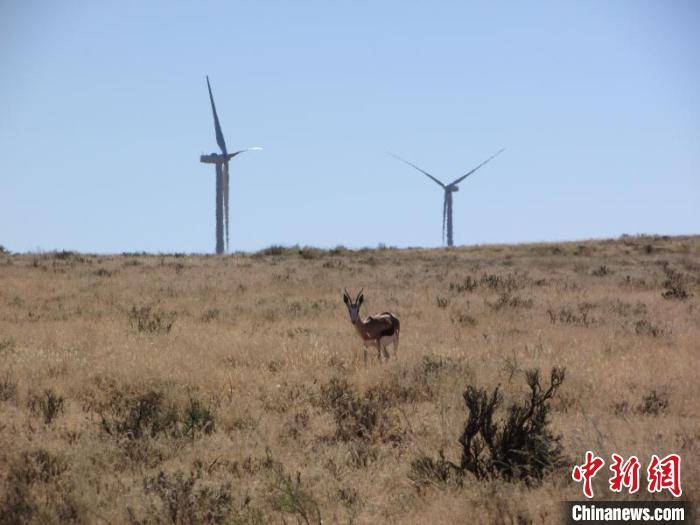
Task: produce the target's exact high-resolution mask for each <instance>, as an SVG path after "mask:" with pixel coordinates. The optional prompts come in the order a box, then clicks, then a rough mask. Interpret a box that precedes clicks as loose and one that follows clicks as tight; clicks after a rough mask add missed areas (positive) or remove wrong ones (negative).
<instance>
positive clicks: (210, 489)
mask: <svg viewBox="0 0 700 525" xmlns="http://www.w3.org/2000/svg"><path fill="white" fill-rule="evenodd" d="M200 480H201V471H195V472H190V473H189V474H184V473H183V472H182V471H177V472H175V473H174V474H165V473H164V472H162V471H161V472H160V473H159V474H158V475H157V476H154V477H147V478H145V479H144V484H143V487H144V491H145V492H146V493H147V494H154V495H155V496H156V497H157V498H158V499H159V500H160V502H161V505H162V513H163V514H165V515H166V516H167V517H168V519H169V521H170V523H173V524H177V525H180V524H182V525H189V524H191V523H229V522H230V520H229V518H230V517H231V514H232V508H233V498H232V497H231V485H230V484H229V483H223V484H219V485H206V484H204V483H202V482H201V481H200Z"/></svg>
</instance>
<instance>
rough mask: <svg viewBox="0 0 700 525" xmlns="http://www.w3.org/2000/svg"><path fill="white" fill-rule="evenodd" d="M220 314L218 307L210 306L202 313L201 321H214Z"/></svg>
mask: <svg viewBox="0 0 700 525" xmlns="http://www.w3.org/2000/svg"><path fill="white" fill-rule="evenodd" d="M220 315H221V310H219V309H218V308H210V309H209V310H207V311H205V312H204V313H203V314H202V322H203V323H210V322H212V321H216V320H217V319H219V317H220Z"/></svg>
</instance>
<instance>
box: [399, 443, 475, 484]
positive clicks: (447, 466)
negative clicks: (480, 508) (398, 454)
mask: <svg viewBox="0 0 700 525" xmlns="http://www.w3.org/2000/svg"><path fill="white" fill-rule="evenodd" d="M463 477H464V476H463V472H462V471H461V469H460V468H459V467H457V466H456V465H455V464H454V463H452V462H451V461H447V460H446V459H445V454H444V452H443V451H442V450H440V451H439V452H438V457H437V459H433V458H432V457H430V456H420V457H418V458H416V459H414V460H413V461H412V462H411V467H410V470H409V474H408V478H409V479H410V480H411V481H412V482H413V484H414V485H415V487H416V488H417V489H418V491H419V492H420V491H422V490H423V489H425V488H426V487H428V486H430V485H443V486H444V485H448V484H450V483H455V484H457V485H461V484H462V480H463Z"/></svg>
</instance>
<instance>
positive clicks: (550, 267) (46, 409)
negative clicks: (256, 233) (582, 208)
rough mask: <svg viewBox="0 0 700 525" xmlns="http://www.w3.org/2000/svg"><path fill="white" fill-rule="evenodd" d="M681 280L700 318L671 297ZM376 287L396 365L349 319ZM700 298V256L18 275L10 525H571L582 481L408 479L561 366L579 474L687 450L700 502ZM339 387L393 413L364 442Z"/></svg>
mask: <svg viewBox="0 0 700 525" xmlns="http://www.w3.org/2000/svg"><path fill="white" fill-rule="evenodd" d="M668 269H671V270H673V271H675V272H678V273H679V274H681V276H680V277H679V281H678V283H679V286H680V290H679V289H676V290H675V292H674V293H675V294H676V295H679V294H681V295H682V291H683V290H685V291H687V292H689V293H690V294H691V295H690V297H687V298H685V299H683V298H677V297H664V295H663V294H664V293H666V292H668V290H669V287H668V286H666V285H667V284H668V283H666V282H665V281H667V279H668V275H667V273H666V272H667V270H668ZM361 286H362V287H364V290H365V296H366V300H367V301H366V306H365V308H364V314H365V315H367V314H370V313H374V312H378V311H383V310H391V311H393V312H395V313H396V314H397V315H398V316H399V318H400V319H401V327H402V332H401V346H400V349H399V354H398V358H397V359H394V358H393V357H394V356H392V359H391V360H390V361H389V362H388V363H387V364H383V365H379V364H378V363H377V360H376V355H375V354H374V353H370V356H371V357H372V359H371V360H370V364H369V366H367V367H365V366H364V364H363V363H362V359H361V354H362V351H361V345H360V344H359V341H358V340H357V339H356V334H355V333H354V331H353V330H352V328H351V326H350V324H349V321H348V317H347V313H346V310H345V307H344V305H343V303H342V300H341V289H342V288H343V287H347V288H348V289H349V290H350V291H351V292H352V291H356V290H357V289H358V288H359V287H361ZM671 295H673V294H671ZM699 296H700V238H699V237H673V238H667V237H664V238H660V237H626V238H622V239H620V240H612V241H591V242H582V243H563V244H556V245H555V244H532V245H520V246H487V247H475V248H468V249H453V250H419V249H408V250H393V249H380V250H359V251H348V250H343V249H337V250H332V251H319V250H313V249H303V250H296V249H286V250H284V249H281V250H280V249H270V250H267V251H264V252H261V253H259V254H252V255H232V256H226V257H214V256H211V257H207V256H173V255H163V256H160V255H159V256H155V255H154V256H147V255H123V256H110V257H104V256H91V255H82V254H73V253H55V254H53V253H49V254H41V255H31V254H29V255H9V254H4V255H1V254H0V411H1V413H2V417H1V418H0V473H2V479H1V480H0V515H1V516H2V517H1V518H0V522H1V521H3V520H4V521H6V522H13V520H20V521H27V522H36V523H44V522H65V521H77V522H91V523H92V522H94V523H100V522H109V523H126V522H139V523H153V522H163V523H168V522H172V521H176V522H180V523H188V522H196V521H207V520H208V521H211V522H224V523H256V522H273V523H274V522H283V520H286V522H291V523H295V522H297V521H299V522H301V523H304V522H305V520H308V522H310V523H314V522H315V521H316V520H317V518H318V517H319V516H320V518H321V519H322V520H323V522H324V523H350V522H354V523H381V522H401V523H425V522H433V523H449V522H476V523H478V522H497V523H528V522H533V523H540V522H548V523H549V522H558V521H559V520H560V519H561V508H560V506H559V505H560V502H561V501H563V500H567V499H580V498H581V489H580V487H579V486H576V485H574V484H573V482H571V481H570V468H569V467H566V468H562V469H561V470H559V471H555V472H553V473H552V474H551V475H549V476H548V477H547V478H546V479H545V480H544V482H543V483H541V484H539V485H536V486H531V487H528V486H525V485H524V484H522V483H506V482H504V481H498V480H492V481H480V480H476V479H473V478H471V477H469V476H467V478H465V481H464V483H463V484H462V486H457V485H451V484H447V485H441V484H440V483H434V484H429V485H428V486H423V487H421V488H420V490H419V489H418V487H417V486H416V484H415V483H414V482H413V481H412V479H411V477H410V474H411V471H410V466H411V462H412V461H413V460H414V459H416V458H417V457H419V456H421V455H427V456H431V457H437V453H438V451H439V450H441V449H443V450H444V451H445V455H446V456H447V458H448V459H450V460H452V461H454V462H457V463H458V462H459V456H460V452H461V449H460V446H459V444H458V442H457V439H458V437H459V435H460V433H461V431H462V429H463V425H464V422H465V421H466V417H467V411H466V408H465V406H464V401H463V399H462V393H463V392H464V390H465V388H466V387H467V385H470V384H473V385H478V386H485V387H488V388H493V387H494V386H495V385H497V384H499V383H500V384H501V385H502V388H503V389H504V392H505V394H506V397H507V399H511V400H513V399H518V398H519V397H520V396H522V395H523V393H524V392H525V383H524V379H523V371H524V370H526V369H529V368H540V369H541V370H542V371H543V373H544V374H545V375H547V374H548V373H549V370H550V369H551V368H552V367H553V366H562V367H566V370H567V376H566V380H565V382H564V384H563V386H562V388H561V390H560V392H559V393H558V395H557V397H556V399H555V401H554V404H553V412H552V429H553V430H554V431H555V432H556V433H560V434H561V435H562V436H563V445H564V453H565V455H566V456H567V457H568V458H569V459H570V461H574V460H575V461H576V462H579V461H581V459H582V457H583V454H584V452H585V451H586V450H588V449H591V450H595V451H596V452H597V453H598V454H600V455H603V456H607V457H608V459H609V454H610V453H611V452H613V451H615V452H618V453H620V454H622V455H623V456H627V455H630V454H637V455H638V456H639V457H640V458H641V459H642V462H643V465H644V466H645V465H646V459H647V458H648V456H649V455H650V454H652V453H658V454H663V455H665V454H667V453H669V452H678V453H679V454H681V455H682V457H683V459H684V469H683V484H684V487H683V488H684V494H685V495H687V496H692V494H694V493H695V494H697V493H698V489H699V488H700V469H699V468H698V462H697V459H698V455H697V451H698V445H697V443H698V439H699V438H700V420H699V419H698V418H699V416H700V403H699V402H698V399H699V398H700V391H699V388H698V385H699V384H700V382H698V380H697V374H698V370H700V367H699V366H698V365H699V364H700V363H699V361H700V359H699V355H700V344H699V341H700V316H699V315H698V297H699ZM149 308H150V309H149ZM139 323H140V324H139ZM334 378H339V379H341V380H346V381H347V382H348V384H349V388H351V389H352V390H353V391H354V392H355V393H356V395H357V396H358V399H363V396H364V395H365V393H367V392H374V393H375V394H376V393H377V392H379V393H380V394H381V395H384V396H385V397H386V396H388V398H389V399H390V401H389V402H386V403H384V405H382V406H381V407H380V408H381V413H380V420H379V421H378V423H377V427H376V428H374V429H373V430H372V431H371V432H369V433H368V434H367V435H364V436H353V435H349V436H342V435H340V433H339V430H338V425H337V421H336V420H334V417H333V416H334V414H333V411H332V409H331V408H329V406H328V400H327V399H324V395H327V388H328V385H329V384H330V381H331V380H332V379H334ZM653 391H655V392H656V393H657V395H658V396H659V398H660V399H661V401H660V402H659V403H657V404H656V406H652V407H650V408H649V407H647V408H646V409H645V408H644V407H643V404H644V398H645V397H646V396H649V395H650V394H651V393H652V392H653ZM324 392H326V394H324ZM349 424H352V421H350V422H349ZM351 434H352V433H351ZM606 468H607V467H606ZM607 477H608V474H607V472H605V473H604V474H601V475H599V476H598V478H597V479H596V482H595V488H596V491H597V494H598V496H599V497H608V498H609V497H610V496H611V494H610V492H608V490H607V486H606V483H607V481H606V480H607ZM638 496H639V497H640V498H647V499H648V497H649V496H648V495H647V494H645V493H644V491H640V494H639V495H638Z"/></svg>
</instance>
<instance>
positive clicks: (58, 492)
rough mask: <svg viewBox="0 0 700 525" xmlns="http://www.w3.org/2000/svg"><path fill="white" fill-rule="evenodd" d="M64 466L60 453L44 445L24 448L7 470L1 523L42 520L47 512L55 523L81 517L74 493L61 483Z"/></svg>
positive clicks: (0, 512) (43, 520) (46, 515)
mask: <svg viewBox="0 0 700 525" xmlns="http://www.w3.org/2000/svg"><path fill="white" fill-rule="evenodd" d="M67 468H68V464H67V463H66V461H65V460H64V459H63V458H62V457H61V456H57V455H54V454H53V453H51V452H49V451H47V450H45V449H38V450H34V451H31V452H23V453H22V454H21V455H20V456H19V457H18V458H17V459H15V460H14V461H13V462H12V463H11V464H10V466H9V468H8V470H7V475H6V479H5V481H6V490H5V493H4V496H3V498H2V500H0V523H3V524H4V523H7V524H14V523H29V522H36V523H44V522H46V520H47V517H49V516H50V517H52V518H53V519H52V521H55V522H56V523H74V522H78V521H81V519H80V512H79V509H78V506H77V505H76V503H75V501H74V498H73V495H72V494H71V492H70V490H68V489H67V487H66V486H65V483H62V477H63V474H64V473H65V472H66V470H67ZM83 519H84V518H83Z"/></svg>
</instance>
